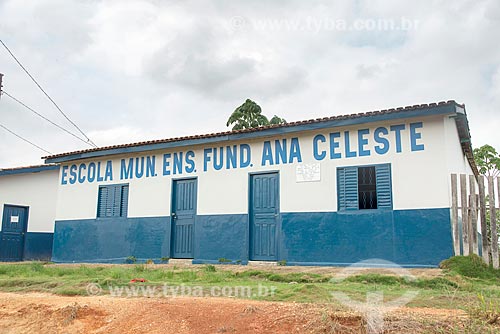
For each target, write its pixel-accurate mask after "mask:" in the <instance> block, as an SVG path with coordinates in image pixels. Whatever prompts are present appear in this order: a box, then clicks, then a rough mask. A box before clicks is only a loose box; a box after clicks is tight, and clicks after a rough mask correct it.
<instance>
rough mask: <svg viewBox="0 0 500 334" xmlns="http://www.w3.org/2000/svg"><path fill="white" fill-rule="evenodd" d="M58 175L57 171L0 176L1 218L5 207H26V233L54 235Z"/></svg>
mask: <svg viewBox="0 0 500 334" xmlns="http://www.w3.org/2000/svg"><path fill="white" fill-rule="evenodd" d="M58 173H59V171H58V170H57V169H56V170H46V171H41V172H36V173H22V174H13V175H2V176H0V212H1V216H0V217H3V208H4V205H5V204H10V205H20V206H27V207H29V212H28V232H54V221H55V217H56V201H57V192H58V188H59V187H58V184H59V182H58V175H59V174H58ZM0 229H1V225H0Z"/></svg>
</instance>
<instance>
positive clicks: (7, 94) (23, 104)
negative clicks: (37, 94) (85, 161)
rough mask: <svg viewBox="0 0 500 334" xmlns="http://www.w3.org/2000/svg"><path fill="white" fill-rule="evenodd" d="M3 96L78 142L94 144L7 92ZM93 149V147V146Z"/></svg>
mask: <svg viewBox="0 0 500 334" xmlns="http://www.w3.org/2000/svg"><path fill="white" fill-rule="evenodd" d="M2 93H3V94H5V95H6V96H8V97H10V98H11V99H12V100H14V101H16V102H17V103H19V104H20V105H22V106H23V107H25V108H26V109H28V110H29V111H31V112H32V113H34V114H35V115H37V116H38V117H40V118H42V119H43V120H45V121H47V122H49V123H50V124H52V125H54V126H55V127H57V128H59V129H61V130H62V131H64V132H66V133H67V134H69V135H71V136H73V137H75V138H76V139H78V140H81V141H82V142H84V143H85V144H87V145H90V146H92V144H90V143H89V142H87V141H86V140H84V139H82V138H80V137H78V136H77V135H75V134H74V133H73V132H71V131H69V130H67V129H66V128H63V127H62V126H60V125H59V124H57V123H54V122H52V121H51V120H50V119H48V118H47V117H45V116H43V115H42V114H40V113H39V112H37V111H36V110H34V109H33V108H31V107H29V106H28V105H26V104H25V103H23V102H22V101H20V100H18V99H16V98H15V97H14V96H12V95H10V94H9V93H7V92H6V91H5V90H4V91H2ZM92 147H93V146H92Z"/></svg>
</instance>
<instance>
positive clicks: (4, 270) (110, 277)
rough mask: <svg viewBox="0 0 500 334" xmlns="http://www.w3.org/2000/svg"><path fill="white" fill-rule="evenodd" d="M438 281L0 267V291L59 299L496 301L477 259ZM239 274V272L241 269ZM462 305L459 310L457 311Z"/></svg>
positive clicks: (209, 269)
mask: <svg viewBox="0 0 500 334" xmlns="http://www.w3.org/2000/svg"><path fill="white" fill-rule="evenodd" d="M441 266H442V268H443V269H444V270H445V273H444V275H443V276H440V277H429V278H426V277H421V278H417V279H415V280H409V279H406V278H405V277H397V276H391V275H381V274H372V273H370V274H360V275H356V276H351V277H348V278H346V279H344V280H342V281H337V280H332V275H331V274H328V275H327V274H314V273H301V272H287V273H277V272H270V271H265V270H255V269H249V270H244V271H241V269H240V270H234V271H233V270H231V268H232V266H229V267H227V266H224V268H223V269H219V268H218V267H217V266H214V265H205V266H193V267H192V268H176V267H165V266H156V265H144V264H133V265H126V266H99V265H92V266H87V265H80V266H59V265H51V264H48V263H42V262H29V263H20V264H1V265H0V291H18V292H28V291H40V292H49V293H55V294H60V295H85V294H86V287H87V285H88V284H89V283H97V284H99V285H100V286H101V287H102V289H103V292H104V293H107V292H109V287H111V286H128V285H129V282H130V280H131V279H134V278H144V279H146V280H147V282H146V283H139V284H142V285H152V286H162V285H163V284H167V285H169V286H176V285H186V286H201V287H202V288H203V289H210V288H211V287H213V286H230V287H231V286H232V287H234V286H248V287H251V288H256V287H258V286H259V285H261V286H265V287H268V288H270V287H276V292H275V294H274V295H269V296H251V297H250V298H252V299H260V300H270V301H296V302H321V303H325V302H332V301H333V302H335V300H334V299H333V297H332V292H335V291H337V292H343V293H345V294H347V295H348V296H350V298H352V299H355V300H359V301H363V300H365V298H366V294H367V293H368V292H373V291H383V293H384V298H386V299H395V298H398V297H399V296H402V295H403V294H404V293H405V292H407V291H410V290H411V291H417V292H418V296H417V297H416V298H415V299H414V300H413V301H412V302H411V303H410V304H409V306H419V307H438V308H457V307H462V308H465V306H463V305H468V304H470V301H471V300H477V298H478V297H477V296H478V294H480V295H481V296H483V297H484V298H487V299H488V300H491V301H493V302H494V303H498V302H499V301H500V286H499V285H500V284H499V283H500V274H499V270H495V269H492V268H490V267H488V266H486V265H485V264H484V263H482V261H481V259H480V258H478V257H476V256H470V257H453V258H451V259H449V260H446V261H443V263H442V264H441ZM240 268H241V267H240ZM461 305H462V306H461Z"/></svg>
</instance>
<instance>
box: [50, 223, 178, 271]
mask: <svg viewBox="0 0 500 334" xmlns="http://www.w3.org/2000/svg"><path fill="white" fill-rule="evenodd" d="M169 248H170V218H169V217H147V218H117V219H113V218H103V219H85V220H69V221H68V220H66V221H56V224H55V230H54V250H53V253H52V261H54V262H99V263H123V262H125V260H126V258H127V257H129V256H135V257H136V258H137V260H139V261H141V260H143V261H144V260H147V259H153V260H156V261H160V259H161V258H162V257H170V249H169Z"/></svg>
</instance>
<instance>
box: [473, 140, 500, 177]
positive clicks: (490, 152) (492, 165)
mask: <svg viewBox="0 0 500 334" xmlns="http://www.w3.org/2000/svg"><path fill="white" fill-rule="evenodd" d="M474 160H476V164H477V166H478V168H479V173H481V174H483V175H486V176H494V177H496V176H499V175H500V155H499V154H498V153H497V151H496V150H495V148H494V147H493V146H491V145H488V144H486V145H483V146H481V147H480V148H475V149H474Z"/></svg>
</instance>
